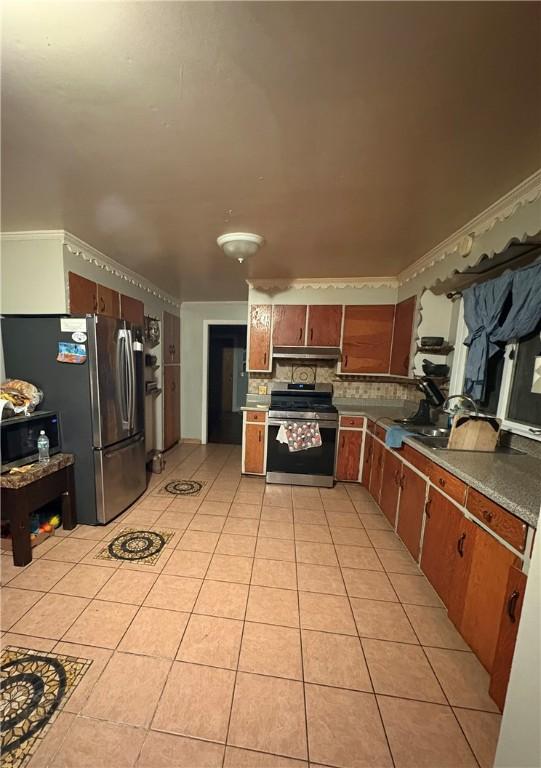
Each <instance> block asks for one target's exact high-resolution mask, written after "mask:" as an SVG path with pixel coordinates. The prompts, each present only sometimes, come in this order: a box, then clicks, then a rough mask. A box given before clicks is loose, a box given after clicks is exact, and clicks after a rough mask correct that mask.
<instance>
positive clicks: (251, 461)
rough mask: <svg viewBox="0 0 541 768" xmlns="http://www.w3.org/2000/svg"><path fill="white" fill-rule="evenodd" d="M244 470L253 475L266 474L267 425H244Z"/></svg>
mask: <svg viewBox="0 0 541 768" xmlns="http://www.w3.org/2000/svg"><path fill="white" fill-rule="evenodd" d="M244 471H245V472H247V473H248V474H251V475H263V474H265V425H264V424H246V425H245V426H244Z"/></svg>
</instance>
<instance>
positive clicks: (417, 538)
mask: <svg viewBox="0 0 541 768" xmlns="http://www.w3.org/2000/svg"><path fill="white" fill-rule="evenodd" d="M400 487H401V489H402V491H401V493H400V504H399V507H398V527H397V533H398V535H399V536H400V538H401V539H402V541H403V542H404V544H405V545H406V547H407V548H408V550H409V551H410V553H411V554H412V556H413V557H414V558H415V560H417V559H418V557H419V551H420V548H421V528H422V525H423V514H424V511H425V495H426V482H425V480H424V479H423V478H422V477H421V476H420V475H418V474H417V473H416V472H414V471H413V469H410V468H409V467H406V465H403V467H402V478H401V481H400Z"/></svg>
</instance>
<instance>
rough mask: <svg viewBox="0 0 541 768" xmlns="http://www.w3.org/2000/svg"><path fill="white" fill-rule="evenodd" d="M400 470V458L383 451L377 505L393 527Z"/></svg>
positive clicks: (390, 452)
mask: <svg viewBox="0 0 541 768" xmlns="http://www.w3.org/2000/svg"><path fill="white" fill-rule="evenodd" d="M401 469H402V462H401V461H400V458H399V457H398V456H397V455H396V454H395V453H393V452H392V451H385V452H384V454H383V475H382V482H381V494H380V501H379V505H380V507H381V511H382V512H383V514H384V515H385V517H386V518H387V519H388V521H389V522H390V523H391V525H393V526H394V524H395V520H396V508H397V505H398V491H399V490H400V476H401Z"/></svg>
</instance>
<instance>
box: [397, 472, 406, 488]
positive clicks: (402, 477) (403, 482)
mask: <svg viewBox="0 0 541 768" xmlns="http://www.w3.org/2000/svg"><path fill="white" fill-rule="evenodd" d="M398 485H399V486H400V487H401V488H402V490H404V487H405V485H406V476H405V475H400V479H399V481H398Z"/></svg>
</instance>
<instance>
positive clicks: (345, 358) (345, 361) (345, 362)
mask: <svg viewBox="0 0 541 768" xmlns="http://www.w3.org/2000/svg"><path fill="white" fill-rule="evenodd" d="M347 367H348V356H347V355H346V356H345V357H344V368H347Z"/></svg>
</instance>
